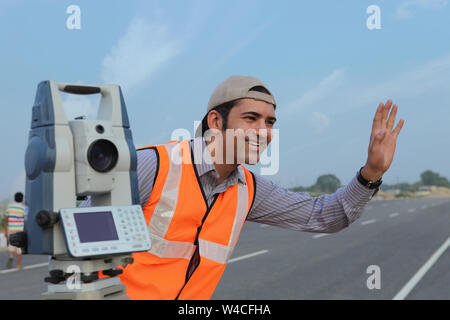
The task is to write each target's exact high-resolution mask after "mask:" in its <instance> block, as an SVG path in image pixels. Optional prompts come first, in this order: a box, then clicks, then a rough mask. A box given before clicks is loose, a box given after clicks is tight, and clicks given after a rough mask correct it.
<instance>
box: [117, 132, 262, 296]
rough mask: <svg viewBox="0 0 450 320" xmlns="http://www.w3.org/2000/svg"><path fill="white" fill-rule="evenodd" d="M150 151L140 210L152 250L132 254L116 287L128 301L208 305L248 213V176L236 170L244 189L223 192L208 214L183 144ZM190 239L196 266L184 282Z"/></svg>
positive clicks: (251, 189) (251, 191)
mask: <svg viewBox="0 0 450 320" xmlns="http://www.w3.org/2000/svg"><path fill="white" fill-rule="evenodd" d="M156 150H157V152H158V155H159V159H160V163H159V169H158V173H157V177H156V180H155V184H154V187H153V190H152V194H151V196H150V198H149V200H148V202H147V204H146V206H145V207H144V208H143V210H144V215H145V217H146V221H147V223H148V231H149V233H150V236H151V238H152V248H151V250H150V251H148V252H143V253H135V254H133V257H134V263H133V264H131V265H128V266H127V267H126V268H125V269H124V273H123V275H121V280H122V283H124V284H125V285H126V290H127V295H128V296H129V297H130V298H132V299H174V298H176V297H177V296H179V298H180V299H209V298H210V296H211V295H212V293H213V291H214V289H215V287H216V285H217V283H218V282H219V280H220V278H221V276H222V273H223V271H224V270H225V267H226V262H227V261H228V259H229V258H230V256H231V254H232V252H233V249H234V247H235V246H236V243H237V241H238V238H239V234H240V231H241V229H242V226H243V224H244V222H245V219H246V217H247V214H248V212H249V210H250V208H251V204H252V202H253V198H254V181H253V177H252V174H251V173H250V172H249V171H248V170H246V169H245V168H244V167H242V166H239V167H238V170H239V171H240V173H241V174H242V175H243V176H244V177H245V180H246V182H247V183H246V184H245V183H241V182H238V183H237V184H236V185H233V186H230V187H228V188H227V190H225V191H224V192H222V193H221V194H219V195H218V197H217V200H216V201H215V202H214V204H213V205H212V208H209V209H208V208H207V204H206V203H205V202H206V199H204V196H203V195H202V191H201V189H200V185H199V181H198V176H197V174H196V172H195V167H194V165H193V164H192V161H191V156H192V155H191V149H190V145H189V141H188V140H185V141H181V142H178V141H176V142H171V143H166V144H164V145H161V146H157V147H156ZM181 160H183V161H181ZM205 214H208V215H207V216H206V219H204V218H205ZM200 230H201V231H200ZM198 231H200V232H198ZM196 239H198V245H199V254H200V262H199V264H198V266H197V268H196V269H195V271H194V272H193V274H192V276H191V277H190V279H186V274H187V270H188V267H189V262H190V261H191V259H192V257H193V254H194V252H195V249H196V245H194V243H196V241H195V240H196Z"/></svg>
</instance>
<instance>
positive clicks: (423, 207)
mask: <svg viewBox="0 0 450 320" xmlns="http://www.w3.org/2000/svg"><path fill="white" fill-rule="evenodd" d="M426 208H428V206H426V205H425V206H422V207H421V208H420V209H422V210H423V209H426Z"/></svg>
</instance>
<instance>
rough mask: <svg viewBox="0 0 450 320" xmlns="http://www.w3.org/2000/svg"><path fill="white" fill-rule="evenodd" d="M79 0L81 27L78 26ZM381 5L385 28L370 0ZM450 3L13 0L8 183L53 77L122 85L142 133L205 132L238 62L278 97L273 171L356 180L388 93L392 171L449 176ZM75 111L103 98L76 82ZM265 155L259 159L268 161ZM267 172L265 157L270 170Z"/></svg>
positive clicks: (5, 140) (2, 92)
mask: <svg viewBox="0 0 450 320" xmlns="http://www.w3.org/2000/svg"><path fill="white" fill-rule="evenodd" d="M70 5H78V6H79V7H80V10H81V29H78V30H77V29H74V30H70V29H68V28H67V26H66V20H67V19H68V17H69V14H68V13H66V9H67V7H68V6H70ZM369 5H378V6H379V8H380V10H381V11H380V12H381V29H378V30H376V29H375V30H369V29H368V28H367V26H366V20H367V19H368V17H369V16H370V14H367V13H366V8H367V7H368V6H369ZM449 7H450V4H448V0H398V1H379V0H371V1H349V0H348V1H331V0H330V1H279V2H276V1H247V0H246V1H242V0H241V1H207V0H203V1H195V0H192V1H181V0H180V1H106V0H105V1H100V0H99V1H76V0H72V1H61V0H58V1H57V0H53V1H50V0H49V1H31V0H30V1H20V0H14V1H12V0H2V1H1V2H0V39H1V50H0V70H1V73H0V74H1V76H0V105H1V107H2V110H3V116H2V117H1V118H0V132H1V136H2V139H1V141H0V147H1V150H2V151H3V156H2V157H1V160H0V161H1V169H0V177H1V181H2V183H1V185H0V196H2V197H4V196H10V195H11V194H12V193H13V192H15V191H16V190H20V189H22V190H23V186H24V181H25V173H24V169H23V168H24V153H25V149H26V146H27V136H28V132H29V125H30V119H31V107H32V104H33V101H34V96H35V93H36V88H37V84H38V83H39V82H40V81H42V80H48V79H52V80H56V81H61V82H75V83H87V84H118V85H120V86H121V87H122V89H123V92H124V95H125V101H126V103H127V109H128V114H129V118H130V122H131V127H132V131H133V137H134V141H135V144H136V146H145V145H151V144H158V143H163V142H166V141H168V140H170V137H171V133H172V131H173V130H174V129H176V128H186V129H188V130H189V131H190V132H191V133H192V134H193V130H194V127H193V126H194V124H193V123H194V121H196V120H197V121H199V120H201V118H202V117H203V115H204V112H205V109H206V104H207V102H208V99H209V96H210V94H211V93H212V91H213V90H214V88H215V87H216V85H217V84H218V83H220V82H221V81H222V80H224V79H225V78H227V77H228V76H230V75H232V74H242V75H252V76H256V77H258V78H260V79H261V80H263V81H264V82H265V83H266V85H267V86H268V87H269V88H270V89H271V90H272V92H273V93H274V95H275V98H276V100H277V112H276V115H277V118H278V122H277V127H278V128H279V129H280V131H279V132H280V165H279V171H278V174H276V175H274V176H272V177H270V178H271V179H272V180H273V181H275V182H277V183H279V184H281V185H283V186H285V187H291V186H294V185H303V186H307V185H311V184H313V183H314V182H315V181H316V179H317V177H318V176H319V175H321V174H325V173H334V174H336V175H337V176H338V178H339V179H340V180H341V182H342V183H343V184H346V183H348V182H349V181H350V179H351V178H352V177H353V176H354V174H355V173H356V171H357V170H358V169H359V168H360V167H361V166H362V165H363V164H364V163H365V160H366V158H367V147H368V143H369V135H370V131H371V125H372V119H373V115H374V113H375V110H376V108H377V106H378V104H379V102H383V101H386V100H387V99H388V98H391V99H392V100H393V101H394V103H397V104H398V106H399V112H398V116H397V118H398V119H397V121H398V120H399V119H400V118H403V119H405V120H406V122H405V125H404V127H403V130H402V132H401V134H400V136H399V139H398V144H397V150H396V154H395V158H394V161H393V163H392V166H391V168H390V169H389V171H388V172H387V173H386V174H385V176H384V180H385V181H386V182H387V183H395V182H398V181H407V182H414V181H417V180H418V179H419V175H420V173H421V172H423V171H425V170H427V169H432V170H434V171H437V172H439V173H440V174H441V175H444V176H446V177H448V178H450V166H449V160H448V159H449V158H450V148H449V146H450V134H449V129H448V125H447V122H448V119H450V108H449V107H450V81H449V80H450V8H449ZM63 100H64V101H65V102H66V110H67V112H68V114H70V116H75V115H78V114H79V113H84V114H88V115H92V114H93V113H92V110H93V109H92V106H93V105H95V103H96V100H95V99H88V98H85V97H79V96H73V95H64V96H63ZM257 168H258V167H256V168H255V169H257ZM257 172H258V171H257Z"/></svg>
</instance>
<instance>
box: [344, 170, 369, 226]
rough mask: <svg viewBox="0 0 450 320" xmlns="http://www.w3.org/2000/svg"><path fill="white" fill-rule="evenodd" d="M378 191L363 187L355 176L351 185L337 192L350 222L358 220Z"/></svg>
mask: <svg viewBox="0 0 450 320" xmlns="http://www.w3.org/2000/svg"><path fill="white" fill-rule="evenodd" d="M376 191H377V189H369V188H367V187H365V186H363V185H362V184H361V183H360V182H359V181H358V178H357V176H356V175H355V176H354V177H353V179H352V180H351V181H350V183H349V184H348V185H347V186H345V187H344V188H341V189H340V190H339V191H338V192H337V196H338V199H339V201H340V202H341V203H342V205H343V206H344V210H345V213H346V215H347V217H348V219H349V220H350V222H353V221H355V220H356V219H358V218H359V217H360V216H361V214H362V212H363V210H364V206H365V205H366V204H367V203H368V202H369V201H370V199H371V198H372V197H373V195H374V194H375V192H376Z"/></svg>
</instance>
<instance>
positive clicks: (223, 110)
mask: <svg viewBox="0 0 450 320" xmlns="http://www.w3.org/2000/svg"><path fill="white" fill-rule="evenodd" d="M236 102H237V100H233V101H229V102H225V103H222V104H220V105H218V106H217V107H215V108H213V109H211V110H210V111H209V112H211V111H213V110H215V111H217V112H218V113H219V114H220V116H221V117H222V131H225V130H226V129H227V124H228V115H229V114H230V111H231V108H233V107H234V106H235V105H236ZM209 112H208V114H209ZM208 114H207V115H206V116H205V117H204V118H203V120H202V132H203V135H204V134H205V132H206V131H207V130H208V129H209V126H208Z"/></svg>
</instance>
